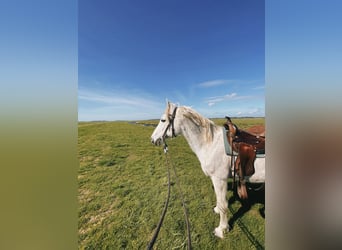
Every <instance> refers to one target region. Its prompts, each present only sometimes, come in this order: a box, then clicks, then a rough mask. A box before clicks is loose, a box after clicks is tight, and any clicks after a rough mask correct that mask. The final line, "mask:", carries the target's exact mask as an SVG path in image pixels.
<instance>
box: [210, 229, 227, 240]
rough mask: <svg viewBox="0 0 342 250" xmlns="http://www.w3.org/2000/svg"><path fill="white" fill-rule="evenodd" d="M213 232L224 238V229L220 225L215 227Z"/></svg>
mask: <svg viewBox="0 0 342 250" xmlns="http://www.w3.org/2000/svg"><path fill="white" fill-rule="evenodd" d="M213 233H214V235H215V236H216V237H219V238H221V239H223V238H224V235H223V230H222V229H221V228H220V227H217V228H215V230H214V232H213Z"/></svg>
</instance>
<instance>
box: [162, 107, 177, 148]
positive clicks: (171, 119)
mask: <svg viewBox="0 0 342 250" xmlns="http://www.w3.org/2000/svg"><path fill="white" fill-rule="evenodd" d="M176 112H177V107H175V109H174V110H173V112H172V115H171V116H169V124H168V125H167V127H166V129H165V131H164V134H163V141H164V142H165V136H166V133H167V130H168V129H169V128H170V126H171V128H172V138H173V137H176V134H175V126H174V120H175V117H176Z"/></svg>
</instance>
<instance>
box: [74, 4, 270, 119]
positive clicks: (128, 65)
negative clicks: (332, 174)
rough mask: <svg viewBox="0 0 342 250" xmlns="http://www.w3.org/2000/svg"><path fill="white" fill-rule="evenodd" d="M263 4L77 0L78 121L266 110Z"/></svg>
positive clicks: (259, 112)
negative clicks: (172, 107)
mask: <svg viewBox="0 0 342 250" xmlns="http://www.w3.org/2000/svg"><path fill="white" fill-rule="evenodd" d="M264 10H265V6H264V1H255V0H250V1H248V0H247V1H215V2H212V1H110V0H107V1H90V0H83V1H80V2H79V30H78V32H79V33H78V53H79V54H78V55H79V56H78V60H79V61H78V63H79V66H78V71H79V73H78V82H79V84H78V113H79V117H78V119H79V120H80V121H89V120H140V119H153V118H159V117H160V115H161V113H162V112H163V111H164V108H165V100H166V99H168V100H170V101H172V102H175V103H179V104H180V105H186V106H191V107H193V108H194V109H196V110H197V111H198V112H200V113H201V114H203V115H204V116H206V117H210V118H213V117H224V116H225V115H229V116H264V115H265V17H264V16H265V12H264Z"/></svg>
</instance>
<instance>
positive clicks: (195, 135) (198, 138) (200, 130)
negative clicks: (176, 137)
mask: <svg viewBox="0 0 342 250" xmlns="http://www.w3.org/2000/svg"><path fill="white" fill-rule="evenodd" d="M180 128H181V134H182V135H183V136H184V138H185V139H186V140H187V142H188V144H189V146H190V148H191V149H192V151H193V152H194V153H195V154H196V155H197V157H198V158H199V159H200V160H201V158H202V156H203V154H204V153H205V152H206V151H207V150H208V148H209V146H210V145H211V144H212V143H213V142H212V141H207V140H206V136H207V135H206V133H207V129H208V128H204V127H202V126H198V125H196V124H194V123H193V122H192V121H190V120H189V119H186V118H184V120H183V121H182V125H180Z"/></svg>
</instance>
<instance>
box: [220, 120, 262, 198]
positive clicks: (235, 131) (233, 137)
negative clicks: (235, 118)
mask: <svg viewBox="0 0 342 250" xmlns="http://www.w3.org/2000/svg"><path fill="white" fill-rule="evenodd" d="M226 119H227V121H226V123H225V124H224V125H223V126H224V127H225V129H226V131H227V139H228V143H229V144H230V145H231V147H232V150H233V151H234V152H235V153H236V154H237V158H236V161H235V164H234V182H235V175H236V173H238V176H239V180H238V194H239V197H240V198H241V199H243V200H244V199H247V198H248V195H247V190H246V181H245V177H246V176H251V175H253V174H254V173H255V168H254V161H255V158H256V156H257V154H258V155H259V154H263V155H264V154H265V133H264V132H263V133H260V134H254V133H251V132H248V131H246V130H241V129H239V128H238V127H237V126H236V125H235V124H234V123H233V122H232V121H231V119H230V118H229V117H228V116H226ZM254 132H255V131H254ZM233 158H234V157H233V152H232V158H231V159H232V164H233Z"/></svg>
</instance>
